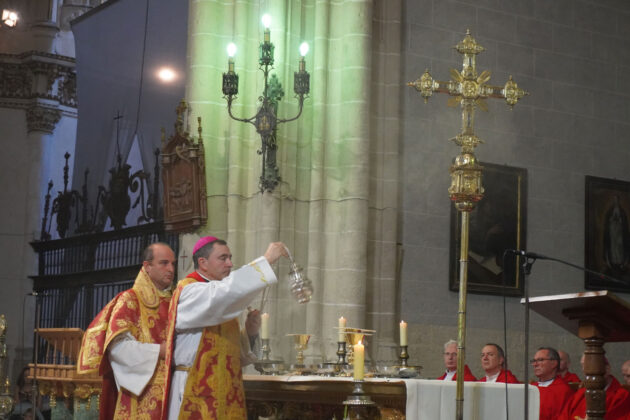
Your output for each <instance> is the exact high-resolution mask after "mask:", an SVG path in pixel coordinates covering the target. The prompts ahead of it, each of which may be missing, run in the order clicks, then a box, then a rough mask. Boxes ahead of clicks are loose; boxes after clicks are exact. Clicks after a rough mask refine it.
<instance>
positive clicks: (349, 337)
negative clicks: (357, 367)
mask: <svg viewBox="0 0 630 420" xmlns="http://www.w3.org/2000/svg"><path fill="white" fill-rule="evenodd" d="M339 329H340V330H342V331H343V333H344V334H345V335H346V342H347V343H348V344H349V347H350V348H349V349H348V352H347V353H348V364H352V362H354V345H355V344H359V342H361V343H363V344H366V342H365V340H364V338H365V337H369V336H371V335H373V334H374V333H375V332H376V330H366V329H365V328H352V327H345V328H339Z"/></svg>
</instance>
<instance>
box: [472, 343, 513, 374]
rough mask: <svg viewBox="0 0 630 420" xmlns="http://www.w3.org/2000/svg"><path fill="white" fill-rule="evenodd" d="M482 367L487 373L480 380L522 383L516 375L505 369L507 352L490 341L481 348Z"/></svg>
mask: <svg viewBox="0 0 630 420" xmlns="http://www.w3.org/2000/svg"><path fill="white" fill-rule="evenodd" d="M481 367H482V368H483V370H484V371H485V373H486V375H485V376H484V377H483V378H481V379H479V381H478V382H503V383H506V382H507V383H508V384H518V383H520V382H519V380H518V379H516V376H514V375H513V374H512V372H510V371H509V370H506V369H505V353H504V352H503V349H502V348H501V346H499V345H498V344H495V343H488V344H486V345H485V346H483V348H482V349H481Z"/></svg>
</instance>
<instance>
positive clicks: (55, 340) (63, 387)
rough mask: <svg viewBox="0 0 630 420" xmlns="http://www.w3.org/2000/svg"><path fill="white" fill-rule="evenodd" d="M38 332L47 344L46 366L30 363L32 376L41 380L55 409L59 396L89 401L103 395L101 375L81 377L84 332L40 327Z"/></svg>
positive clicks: (41, 384)
mask: <svg viewBox="0 0 630 420" xmlns="http://www.w3.org/2000/svg"><path fill="white" fill-rule="evenodd" d="M35 332H36V334H37V335H38V336H39V337H41V338H43V339H44V340H45V343H46V345H45V349H46V350H45V357H44V360H45V363H37V364H33V363H30V364H29V368H30V369H29V375H28V377H29V379H31V380H32V379H35V380H36V381H37V383H38V385H39V393H40V394H41V395H49V396H50V404H51V407H53V406H54V405H55V403H56V399H57V398H58V397H64V398H70V397H75V398H79V399H88V398H89V397H90V396H91V395H95V394H100V391H101V378H100V377H99V376H98V374H97V373H92V374H87V375H79V374H77V356H78V355H79V349H80V348H81V338H82V337H83V330H82V329H80V328H39V329H36V330H35ZM38 342H39V340H38Z"/></svg>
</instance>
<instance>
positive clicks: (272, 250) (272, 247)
mask: <svg viewBox="0 0 630 420" xmlns="http://www.w3.org/2000/svg"><path fill="white" fill-rule="evenodd" d="M288 256H289V254H288V253H287V248H286V247H285V246H284V244H283V243H282V242H272V243H270V244H269V246H268V247H267V251H265V258H266V259H267V261H268V262H269V264H273V263H275V262H276V261H278V259H279V258H280V257H288Z"/></svg>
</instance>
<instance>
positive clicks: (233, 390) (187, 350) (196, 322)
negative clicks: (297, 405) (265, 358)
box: [163, 236, 287, 420]
mask: <svg viewBox="0 0 630 420" xmlns="http://www.w3.org/2000/svg"><path fill="white" fill-rule="evenodd" d="M281 256H287V251H286V248H285V246H284V244H282V243H281V242H274V243H271V244H269V247H268V248H267V251H266V252H265V255H264V256H262V257H259V258H257V259H256V260H254V261H252V262H251V263H249V264H248V265H245V266H243V267H241V268H240V269H238V270H235V271H233V272H232V254H231V252H230V248H228V246H227V244H226V242H225V241H223V240H220V239H217V238H215V237H212V236H206V237H203V238H201V239H199V241H197V243H196V244H195V247H194V248H193V256H192V259H193V264H194V267H195V271H194V272H192V273H190V274H189V275H188V276H187V277H186V278H185V279H183V280H181V281H180V282H179V283H178V284H177V288H176V289H175V292H174V293H173V299H172V301H171V306H170V308H169V329H168V341H167V346H166V347H167V349H166V362H167V366H168V367H169V369H170V374H169V375H167V377H168V378H169V381H168V382H167V387H166V390H165V398H168V404H165V405H164V408H163V418H168V419H169V420H175V419H186V420H187V419H204V420H223V419H230V420H245V419H246V418H247V412H246V407H245V392H244V389H243V377H242V373H241V366H242V365H243V364H244V363H248V362H252V361H253V360H255V356H254V355H253V354H252V353H251V351H249V346H250V343H251V341H250V340H252V338H255V337H256V336H257V334H258V330H259V328H260V313H259V312H258V311H257V310H254V311H250V312H249V313H248V317H247V321H246V322H245V329H244V330H243V331H241V330H240V327H239V323H238V319H237V317H238V316H239V315H240V314H241V313H242V312H243V311H244V310H245V309H246V308H247V306H248V305H249V304H250V303H251V301H252V300H253V299H254V298H255V297H256V296H257V295H258V294H259V293H260V292H261V291H262V290H263V289H264V288H265V287H267V286H269V285H272V284H275V283H276V282H277V279H276V275H275V273H274V272H273V269H272V268H271V264H273V263H274V262H275V261H277V260H278V259H279V258H280V257H281Z"/></svg>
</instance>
